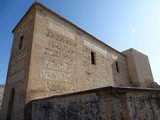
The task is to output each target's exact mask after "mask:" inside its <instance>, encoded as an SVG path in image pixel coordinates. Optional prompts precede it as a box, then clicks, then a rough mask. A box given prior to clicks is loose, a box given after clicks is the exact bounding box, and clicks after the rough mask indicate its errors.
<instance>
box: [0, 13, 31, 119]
mask: <svg viewBox="0 0 160 120" xmlns="http://www.w3.org/2000/svg"><path fill="white" fill-rule="evenodd" d="M33 27H34V15H33V14H30V15H29V16H26V17H25V19H23V21H22V22H21V23H20V24H19V26H18V27H17V29H16V30H15V31H14V39H13V44H12V51H11V56H10V61H9V66H8V73H7V80H6V85H5V91H4V97H3V102H2V111H1V114H2V115H1V117H2V118H0V119H1V120H3V119H6V118H7V119H9V118H10V117H11V116H12V120H22V119H23V110H24V105H25V102H26V91H27V82H28V72H29V64H30V55H31V46H32V45H31V44H32V36H33ZM21 39H23V40H22V41H23V42H22V47H21V48H19V46H20V40H21ZM13 91H14V92H13ZM12 92H13V93H14V94H13V95H12ZM11 96H12V97H11ZM11 98H13V99H11Z"/></svg>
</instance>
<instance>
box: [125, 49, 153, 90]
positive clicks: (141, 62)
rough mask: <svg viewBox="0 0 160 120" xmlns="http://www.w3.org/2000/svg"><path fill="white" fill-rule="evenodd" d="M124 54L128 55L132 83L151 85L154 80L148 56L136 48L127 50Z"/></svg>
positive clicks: (141, 85)
mask: <svg viewBox="0 0 160 120" xmlns="http://www.w3.org/2000/svg"><path fill="white" fill-rule="evenodd" d="M123 54H125V55H126V56H127V63H128V70H129V76H130V79H131V81H132V83H133V84H135V86H138V87H151V84H152V83H153V82H154V80H153V76H152V71H151V68H150V64H149V59H148V57H147V56H146V55H144V54H143V53H140V52H138V51H136V50H134V49H129V50H126V51H124V52H123Z"/></svg>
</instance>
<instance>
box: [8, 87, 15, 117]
mask: <svg viewBox="0 0 160 120" xmlns="http://www.w3.org/2000/svg"><path fill="white" fill-rule="evenodd" d="M14 96H15V89H14V88H13V89H12V90H11V93H10V98H9V103H8V110H7V119H6V120H11V116H12V109H13V103H14Z"/></svg>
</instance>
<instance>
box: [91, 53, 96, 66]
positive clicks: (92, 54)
mask: <svg viewBox="0 0 160 120" xmlns="http://www.w3.org/2000/svg"><path fill="white" fill-rule="evenodd" d="M95 57H96V55H95V53H94V52H92V51H91V63H92V64H93V65H95V64H96V58H95Z"/></svg>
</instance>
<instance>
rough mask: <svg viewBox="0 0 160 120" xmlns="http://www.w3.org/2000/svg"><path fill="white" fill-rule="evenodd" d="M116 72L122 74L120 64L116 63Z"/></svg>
mask: <svg viewBox="0 0 160 120" xmlns="http://www.w3.org/2000/svg"><path fill="white" fill-rule="evenodd" d="M116 71H117V72H118V73H120V70H119V63H118V62H116Z"/></svg>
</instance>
